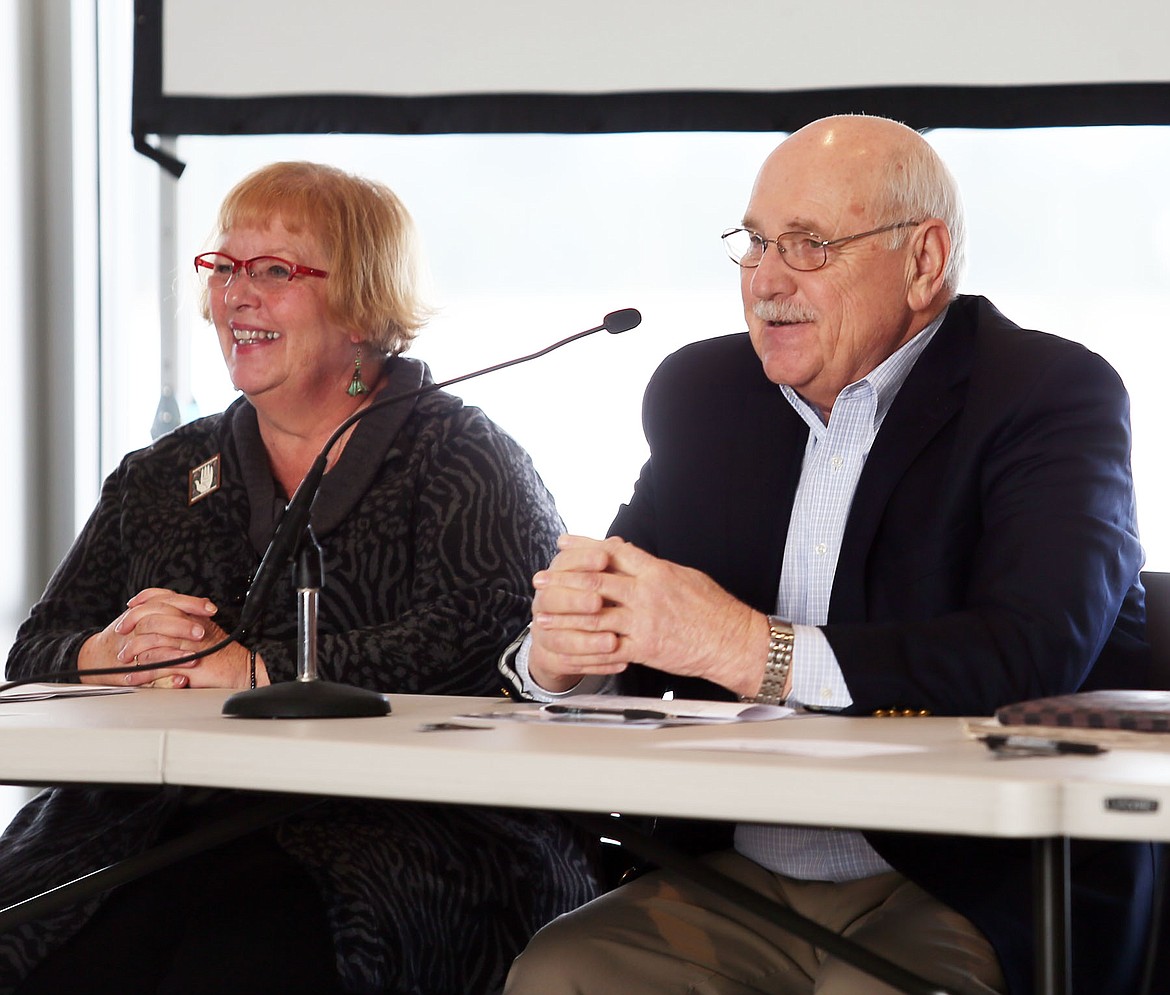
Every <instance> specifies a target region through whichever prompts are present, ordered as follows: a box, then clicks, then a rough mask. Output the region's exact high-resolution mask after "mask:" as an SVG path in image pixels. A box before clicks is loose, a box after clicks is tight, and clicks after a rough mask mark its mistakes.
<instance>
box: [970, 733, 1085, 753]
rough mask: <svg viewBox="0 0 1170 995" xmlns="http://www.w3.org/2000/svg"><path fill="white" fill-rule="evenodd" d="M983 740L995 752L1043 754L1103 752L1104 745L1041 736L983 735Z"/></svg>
mask: <svg viewBox="0 0 1170 995" xmlns="http://www.w3.org/2000/svg"><path fill="white" fill-rule="evenodd" d="M983 741H984V742H985V743H986V744H987V745H988V747H989V748H990V749H992V750H994V751H995V752H996V753H1007V754H1011V753H1021V754H1027V755H1030V756H1043V755H1045V754H1052V753H1084V754H1093V753H1104V752H1106V750H1105V747H1103V746H1098V745H1097V744H1096V743H1076V742H1073V741H1071V740H1067V739H1046V738H1045V737H1043V736H985V737H984V739H983Z"/></svg>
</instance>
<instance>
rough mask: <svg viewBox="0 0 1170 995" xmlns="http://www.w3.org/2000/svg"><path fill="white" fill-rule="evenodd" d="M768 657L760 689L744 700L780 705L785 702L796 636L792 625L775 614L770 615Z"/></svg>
mask: <svg viewBox="0 0 1170 995" xmlns="http://www.w3.org/2000/svg"><path fill="white" fill-rule="evenodd" d="M768 633H769V636H768V659H767V660H766V661H765V663H764V679H763V681H762V682H761V683H760V690H759V691H757V692H756V693H755V694H754V695H751V696H750V697H745V698H744V699H743V700H744V701H752V702H755V703H756V704H759V705H780V704H783V702H784V698H785V695H784V686H785V685H786V684H787V683H788V671H789V670H790V669H791V668H792V644H793V643H794V642H795V640H796V636H795V635H794V634H793V632H792V626H791V625H790V624H789V623H788V622H785V621H784V619H782V618H777V617H776V616H775V615H769V616H768Z"/></svg>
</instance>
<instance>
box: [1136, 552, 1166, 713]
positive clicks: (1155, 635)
mask: <svg viewBox="0 0 1170 995" xmlns="http://www.w3.org/2000/svg"><path fill="white" fill-rule="evenodd" d="M1142 586H1143V587H1144V588H1145V589H1146V641H1147V642H1148V643H1149V644H1150V661H1151V665H1150V687H1151V688H1154V689H1155V690H1158V691H1170V573H1161V572H1158V571H1155V570H1143V571H1142Z"/></svg>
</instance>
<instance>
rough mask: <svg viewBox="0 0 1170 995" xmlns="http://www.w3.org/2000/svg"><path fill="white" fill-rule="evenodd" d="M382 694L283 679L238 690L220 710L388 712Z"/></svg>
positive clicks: (290, 714)
mask: <svg viewBox="0 0 1170 995" xmlns="http://www.w3.org/2000/svg"><path fill="white" fill-rule="evenodd" d="M389 713H390V701H389V700H388V699H387V698H386V696H385V695H384V694H379V693H378V692H377V691H368V690H366V689H365V688H355V687H351V686H350V685H348V684H335V683H333V682H332V681H284V682H282V683H280V684H269V685H268V686H267V687H262V688H251V689H249V690H247V691H237V692H236V693H235V694H233V695H232V696H231V697H230V698H228V700H227V701H225V702H224V703H223V714H224V715H234V716H236V717H237V718H241V719H360V718H368V717H372V716H376V715H388V714H389Z"/></svg>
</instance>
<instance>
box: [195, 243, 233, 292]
mask: <svg viewBox="0 0 1170 995" xmlns="http://www.w3.org/2000/svg"><path fill="white" fill-rule="evenodd" d="M234 270H235V263H234V262H233V261H232V258H231V256H225V255H222V254H221V253H219V252H205V253H204V254H203V255H201V256H196V257H195V273H196V275H197V276H198V277H199V282H200V283H201V284H203V286H205V287H212V288H216V287H223V286H226V285H227V282H228V281H229V280H230V279H231V278H232V273H233V272H234Z"/></svg>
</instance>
